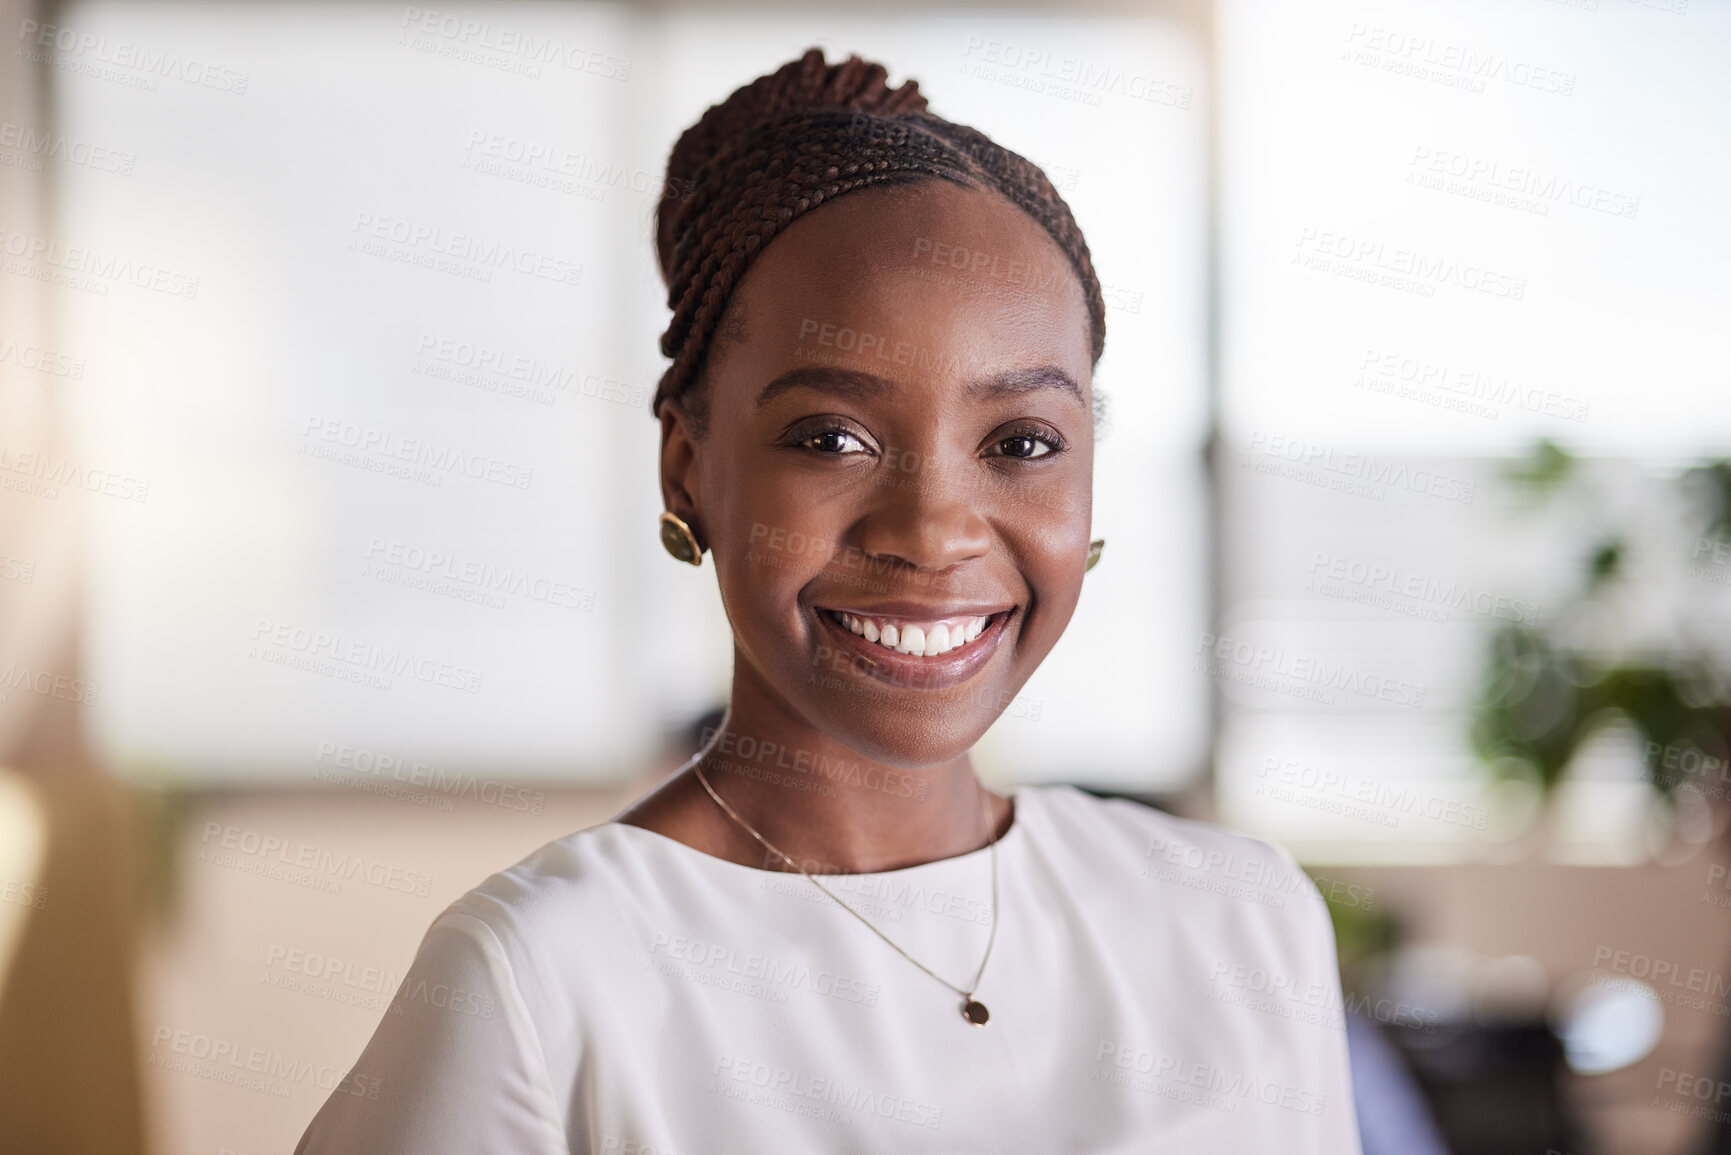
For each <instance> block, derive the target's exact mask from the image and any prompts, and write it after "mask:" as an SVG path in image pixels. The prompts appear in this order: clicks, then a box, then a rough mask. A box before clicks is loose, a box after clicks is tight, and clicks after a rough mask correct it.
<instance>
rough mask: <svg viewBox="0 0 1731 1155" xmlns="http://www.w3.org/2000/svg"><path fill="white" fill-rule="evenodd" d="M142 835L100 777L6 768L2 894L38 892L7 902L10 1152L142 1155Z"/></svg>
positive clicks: (5, 1143) (1, 1116)
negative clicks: (39, 774)
mask: <svg viewBox="0 0 1731 1155" xmlns="http://www.w3.org/2000/svg"><path fill="white" fill-rule="evenodd" d="M133 835H134V829H133V817H132V807H131V804H130V801H129V796H128V795H127V793H126V791H125V790H124V789H122V788H121V787H120V786H118V785H116V784H114V783H113V782H111V781H109V780H107V779H105V778H101V777H97V776H89V777H86V776H83V775H65V776H63V777H59V778H52V777H50V778H36V779H33V781H32V782H30V783H26V782H24V780H23V779H22V776H21V775H19V774H17V773H14V772H12V771H0V899H4V898H5V897H6V894H7V893H11V894H13V895H14V896H16V897H22V896H23V895H24V893H25V892H24V891H23V890H22V887H23V885H24V884H25V883H26V881H28V883H29V886H30V888H31V889H30V891H29V895H30V898H31V901H30V902H29V904H28V905H21V904H19V903H17V902H13V901H0V1152H5V1153H7V1155H12V1153H13V1152H16V1153H17V1155H144V1152H145V1149H146V1148H145V1135H144V1103H143V1089H142V1086H141V1079H142V1072H141V1070H140V1065H139V1033H138V1030H137V1024H136V1022H135V1017H136V1008H135V1005H134V993H133V988H134V983H135V981H136V976H135V974H134V969H135V968H136V966H137V962H138V953H139V952H138V926H139V922H140V919H139V911H138V898H139V893H140V887H139V886H138V882H137V871H136V863H135V861H134V845H135V841H136V840H135V838H134V837H133ZM26 875H28V876H29V877H28V879H27V878H26V877H25V876H26ZM8 886H11V887H12V889H11V890H10V891H9V892H8V891H7V890H6V889H5V888H7V887H8Z"/></svg>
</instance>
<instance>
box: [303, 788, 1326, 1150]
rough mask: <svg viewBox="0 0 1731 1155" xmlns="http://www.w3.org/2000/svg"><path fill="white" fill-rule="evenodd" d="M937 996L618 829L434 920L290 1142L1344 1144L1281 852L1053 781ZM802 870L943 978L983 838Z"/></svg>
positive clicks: (966, 921)
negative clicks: (918, 856) (973, 987)
mask: <svg viewBox="0 0 1731 1155" xmlns="http://www.w3.org/2000/svg"><path fill="white" fill-rule="evenodd" d="M1015 802H1016V806H1015V817H1014V820H1013V821H1012V823H1011V826H1010V828H1009V830H1008V831H1007V832H1006V833H1005V834H1004V836H1003V837H1002V838H1001V839H1000V841H999V844H998V856H999V866H998V869H999V883H998V886H999V905H1000V907H1001V910H1000V912H999V919H1000V922H999V926H998V936H997V943H996V945H995V946H994V947H993V949H992V954H991V958H990V961H989V963H988V964H987V967H986V972H985V976H984V978H983V980H982V981H981V983H980V986H979V990H978V992H977V995H976V997H977V998H978V999H979V1000H980V1001H981V1002H983V1003H985V1004H986V1006H987V1007H988V1008H989V1010H990V1012H991V1020H990V1022H989V1023H987V1024H986V1025H985V1026H982V1027H976V1026H973V1025H971V1024H970V1023H968V1022H967V1021H965V1020H964V1019H963V1017H962V1015H961V1011H960V1007H961V999H960V997H959V996H958V995H957V994H956V993H955V992H954V991H951V990H949V989H947V988H946V987H944V986H942V985H940V984H939V983H938V982H937V981H935V980H934V979H932V977H931V976H929V975H927V974H924V973H922V972H921V971H920V970H918V969H917V968H916V967H914V966H913V965H912V964H911V963H909V962H908V961H907V960H906V959H904V958H902V957H901V956H899V955H898V954H896V952H895V951H894V950H892V949H891V948H890V947H889V946H888V944H886V943H884V942H883V941H882V940H881V939H879V938H878V937H877V936H876V935H874V934H872V933H871V931H870V930H868V929H867V928H866V927H864V926H862V925H861V924H860V923H859V921H858V920H857V919H855V918H854V917H853V916H852V915H850V914H848V913H847V912H846V911H844V910H842V909H841V908H840V907H838V906H836V905H835V903H834V902H832V901H831V900H829V899H828V898H826V897H825V896H824V895H823V894H822V893H820V892H819V891H818V890H817V888H815V887H814V886H812V884H811V883H810V882H808V881H807V880H806V879H804V878H802V877H801V876H799V875H797V874H788V873H781V872H770V871H765V870H758V869H754V868H752V867H748V866H741V865H739V864H737V863H733V862H728V861H726V860H725V859H720V858H716V857H714V856H712V855H708V854H705V853H703V852H702V851H699V850H696V849H693V848H692V847H689V846H686V845H685V844H683V843H681V842H677V841H675V840H673V839H671V838H668V837H666V836H664V835H661V834H656V833H654V832H652V831H648V830H644V829H642V828H641V827H637V826H630V825H626V824H623V823H618V822H607V823H603V824H602V825H599V826H595V827H591V828H590V829H588V830H582V831H579V832H577V833H575V834H571V835H568V836H566V837H564V838H561V839H559V840H557V841H555V842H551V843H548V844H547V845H546V846H544V847H542V848H541V849H540V850H538V851H536V852H535V853H534V854H532V855H530V856H529V857H528V858H526V859H524V860H523V861H522V862H520V863H519V864H517V865H516V866H514V867H512V868H510V869H509V870H505V871H502V872H500V873H499V874H496V875H494V876H493V877H492V878H489V879H488V880H487V881H485V882H483V883H482V884H481V885H480V886H478V887H476V888H475V889H474V890H472V891H470V892H469V893H468V894H466V895H464V896H463V897H462V898H460V899H458V900H457V901H456V902H454V903H452V904H451V906H450V907H449V908H448V909H446V910H445V911H444V913H442V914H441V915H439V917H438V918H437V919H435V920H434V922H433V924H432V926H431V927H430V928H429V929H428V931H427V934H426V937H425V938H424V939H423V940H422V942H421V946H420V950H419V952H418V953H417V955H416V956H415V961H414V963H413V965H412V966H411V967H410V969H409V971H408V972H407V974H406V975H405V977H404V979H403V983H402V986H401V988H400V989H399V990H398V992H397V995H396V998H395V999H394V1000H393V1002H392V1005H391V1007H390V1009H389V1011H388V1012H387V1013H386V1014H385V1016H384V1018H383V1020H382V1021H381V1022H380V1024H379V1027H378V1030H377V1031H376V1032H375V1033H374V1035H373V1038H372V1041H371V1042H370V1043H368V1044H367V1048H366V1050H365V1051H364V1052H363V1053H362V1055H361V1057H360V1059H359V1060H358V1061H357V1062H356V1063H355V1066H354V1069H353V1071H352V1072H351V1074H350V1076H349V1077H348V1078H347V1079H345V1080H344V1081H343V1083H342V1084H341V1085H339V1087H338V1088H337V1090H336V1091H335V1092H334V1093H333V1094H332V1095H331V1098H330V1100H329V1101H328V1102H327V1103H326V1104H325V1105H324V1107H323V1109H322V1110H320V1112H319V1113H318V1115H317V1116H316V1117H315V1118H314V1119H313V1121H312V1125H311V1126H310V1127H309V1128H308V1129H307V1132H306V1135H305V1136H304V1137H303V1138H302V1139H301V1143H300V1146H299V1147H298V1148H297V1155H334V1153H338V1152H342V1153H364V1155H393V1153H397V1152H401V1153H403V1155H410V1153H413V1155H443V1153H447V1152H448V1153H450V1155H459V1153H461V1155H478V1153H481V1152H487V1153H495V1155H496V1153H503V1152H520V1153H522V1155H566V1153H570V1155H602V1153H618V1155H697V1153H704V1155H716V1153H722V1152H740V1153H742V1155H744V1153H750V1155H762V1153H765V1152H778V1153H788V1155H793V1153H800V1155H804V1153H809V1152H895V1153H897V1155H925V1153H935V1152H1028V1153H1030V1155H1032V1153H1039V1155H1054V1153H1057V1152H1174V1153H1182V1155H1199V1153H1204V1152H1205V1153H1208V1155H1225V1153H1230V1152H1245V1153H1255V1155H1267V1153H1269V1152H1280V1153H1281V1155H1359V1150H1360V1148H1359V1138H1358V1128H1357V1124H1356V1121H1355V1118H1354V1112H1353V1101H1352V1089H1351V1081H1350V1077H1349V1074H1348V1068H1347V1051H1346V1035H1345V1031H1344V1023H1343V1020H1342V1006H1341V996H1340V980H1339V978H1338V974H1337V971H1336V969H1335V968H1336V963H1335V950H1334V939H1333V934H1332V932H1331V929H1330V925H1329V919H1328V914H1327V911H1326V909H1325V907H1324V905H1323V902H1322V899H1321V896H1320V895H1319V894H1318V893H1317V891H1316V888H1315V886H1314V885H1313V884H1312V883H1311V882H1310V881H1309V879H1308V878H1306V877H1305V876H1304V874H1303V873H1302V872H1300V871H1299V870H1298V868H1297V866H1296V864H1295V863H1294V862H1293V860H1292V857H1291V855H1290V854H1288V853H1287V852H1286V851H1285V850H1284V849H1283V848H1280V847H1278V846H1276V845H1274V844H1271V843H1267V842H1262V841H1259V840H1256V839H1253V838H1249V837H1247V836H1245V835H1242V834H1236V833H1233V832H1230V831H1227V830H1224V829H1221V828H1219V827H1216V826H1212V825H1209V824H1206V823H1200V822H1194V821H1190V820H1186V819H1181V818H1176V817H1173V816H1171V815H1168V814H1164V813H1162V812H1160V811H1157V810H1153V809H1150V808H1148V807H1145V806H1141V805H1138V804H1137V803H1134V802H1128V801H1123V800H1117V799H1099V798H1095V797H1093V796H1091V795H1088V794H1085V793H1083V792H1081V791H1079V790H1076V789H1074V788H1071V787H1067V786H1048V787H1024V788H1023V789H1021V790H1019V791H1018V792H1017V793H1016V795H1015ZM821 877H822V881H823V882H824V883H825V885H827V886H828V887H829V888H830V889H831V890H833V891H834V892H835V893H836V894H838V895H840V896H841V897H842V898H843V899H844V900H845V901H846V902H847V903H848V904H849V905H851V906H852V907H853V908H854V909H855V910H857V911H859V912H860V913H861V914H862V915H864V916H865V917H866V918H868V919H870V920H871V922H872V923H873V925H875V926H877V927H878V928H879V929H880V930H882V931H883V932H884V933H885V934H887V935H888V936H889V937H890V938H891V939H892V940H894V941H895V942H896V943H897V944H898V945H900V946H901V947H902V948H903V949H905V950H906V951H908V953H909V954H911V955H912V956H913V957H914V958H916V959H918V960H919V961H920V962H921V963H923V964H925V965H926V966H928V967H930V968H931V969H932V970H933V971H935V972H936V973H937V974H939V975H941V976H943V977H944V978H945V979H947V980H948V981H950V982H952V983H955V984H956V985H957V986H959V987H966V986H967V984H968V982H969V980H970V979H972V978H973V975H974V971H975V969H976V968H977V967H978V966H979V963H980V956H981V953H982V952H983V951H984V950H985V946H986V939H987V935H988V933H989V932H990V930H991V918H992V913H991V859H990V851H989V850H986V849H980V850H976V851H973V852H971V853H968V854H963V855H960V856H958V857H955V858H947V859H943V860H941V861H938V862H930V863H925V864H923V865H920V866H912V867H908V868H906V869H903V870H891V871H884V872H881V873H877V874H857V875H827V876H821Z"/></svg>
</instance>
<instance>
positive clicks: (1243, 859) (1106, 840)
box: [1023, 786, 1302, 881]
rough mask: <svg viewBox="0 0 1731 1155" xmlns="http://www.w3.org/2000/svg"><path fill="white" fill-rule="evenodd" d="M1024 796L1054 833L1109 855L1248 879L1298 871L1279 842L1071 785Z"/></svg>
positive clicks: (1291, 858) (1263, 878)
mask: <svg viewBox="0 0 1731 1155" xmlns="http://www.w3.org/2000/svg"><path fill="white" fill-rule="evenodd" d="M1023 793H1024V794H1032V796H1033V798H1034V801H1035V803H1036V807H1037V810H1038V815H1039V819H1040V820H1041V821H1043V823H1044V825H1046V826H1047V827H1048V829H1049V830H1050V831H1051V832H1052V833H1054V834H1057V835H1059V836H1061V837H1064V838H1065V839H1066V840H1074V841H1077V842H1085V843H1086V844H1087V845H1089V846H1093V847H1098V848H1099V849H1101V850H1103V851H1105V852H1107V853H1113V854H1116V855H1118V856H1128V857H1131V858H1135V859H1137V860H1138V861H1143V862H1152V863H1162V864H1171V865H1179V866H1183V867H1186V868H1189V869H1210V868H1212V869H1214V870H1215V872H1216V873H1219V874H1222V875H1231V876H1236V877H1240V878H1245V879H1248V880H1254V879H1261V880H1262V881H1272V876H1270V875H1269V874H1268V871H1269V869H1273V870H1275V871H1277V872H1280V873H1289V872H1290V871H1293V870H1297V869H1298V863H1297V861H1296V860H1295V859H1294V858H1293V857H1292V854H1291V852H1290V851H1288V850H1287V849H1286V848H1285V847H1284V846H1281V845H1280V844H1279V843H1277V842H1271V841H1268V840H1266V839H1262V838H1257V837H1255V836H1254V835H1250V834H1245V833H1243V832H1242V831H1238V830H1232V829H1230V828H1228V827H1225V826H1220V825H1217V824H1215V823H1212V822H1203V821H1200V820H1199V819H1195V818H1183V817H1180V816H1179V815H1176V814H1172V813H1169V812H1168V811H1165V810H1160V809H1158V808H1157V807H1154V806H1149V805H1147V804H1145V803H1141V802H1137V801H1135V800H1133V799H1129V798H1115V797H1101V796H1098V795H1094V794H1089V793H1087V792H1086V791H1083V790H1079V789H1077V788H1076V787H1074V786H1042V787H1036V788H1033V789H1032V790H1031V791H1024V792H1023ZM1300 873H1302V872H1300Z"/></svg>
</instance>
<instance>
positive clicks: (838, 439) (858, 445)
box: [800, 429, 865, 454]
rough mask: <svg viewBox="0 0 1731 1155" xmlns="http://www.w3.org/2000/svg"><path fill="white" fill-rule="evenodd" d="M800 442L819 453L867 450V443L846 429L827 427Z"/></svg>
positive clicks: (860, 451)
mask: <svg viewBox="0 0 1731 1155" xmlns="http://www.w3.org/2000/svg"><path fill="white" fill-rule="evenodd" d="M800 444H801V445H804V446H806V447H807V448H808V449H815V450H817V451H818V452H819V453H833V454H843V453H863V452H865V443H864V442H862V441H861V440H860V439H859V438H857V437H855V436H854V435H853V434H851V433H849V432H848V431H847V430H845V429H825V430H822V431H821V432H818V433H813V434H812V435H811V436H810V437H806V438H804V439H802V440H801V441H800Z"/></svg>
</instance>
